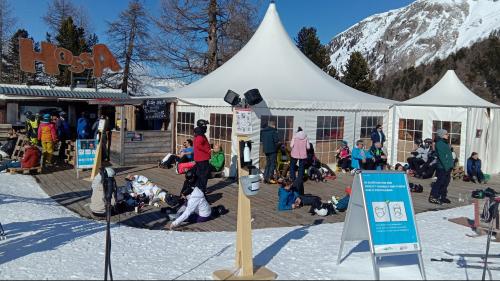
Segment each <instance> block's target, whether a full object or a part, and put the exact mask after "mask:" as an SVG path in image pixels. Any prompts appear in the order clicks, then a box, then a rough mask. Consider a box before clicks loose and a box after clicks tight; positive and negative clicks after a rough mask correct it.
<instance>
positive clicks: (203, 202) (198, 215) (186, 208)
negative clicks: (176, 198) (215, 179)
mask: <svg viewBox="0 0 500 281" xmlns="http://www.w3.org/2000/svg"><path fill="white" fill-rule="evenodd" d="M181 196H182V198H183V199H184V200H185V201H186V203H185V204H184V205H182V207H181V208H180V209H179V210H178V211H177V218H176V219H175V221H173V222H172V223H171V224H170V225H169V226H167V228H169V229H170V230H172V229H174V228H175V227H177V226H179V225H180V224H181V223H182V222H184V221H186V220H188V221H189V222H191V223H199V222H206V221H209V220H210V219H212V217H211V215H212V208H211V207H210V204H208V201H207V199H206V198H205V195H204V194H203V192H202V191H201V190H200V189H199V188H198V187H195V188H186V189H185V190H183V191H182V192H181Z"/></svg>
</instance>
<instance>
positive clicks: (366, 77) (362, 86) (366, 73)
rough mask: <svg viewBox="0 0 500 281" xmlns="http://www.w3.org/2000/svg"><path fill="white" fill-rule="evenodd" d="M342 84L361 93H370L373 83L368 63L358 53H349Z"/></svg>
mask: <svg viewBox="0 0 500 281" xmlns="http://www.w3.org/2000/svg"><path fill="white" fill-rule="evenodd" d="M344 73H345V75H344V77H343V78H342V82H344V84H346V85H348V86H351V87H353V88H354V89H357V90H360V91H362V92H366V93H371V92H373V90H374V88H375V87H374V83H373V81H372V79H371V75H370V68H369V67H368V63H367V62H366V60H365V58H364V57H363V55H362V54H361V53H360V52H353V53H351V57H350V58H349V61H347V64H346V66H345V70H344Z"/></svg>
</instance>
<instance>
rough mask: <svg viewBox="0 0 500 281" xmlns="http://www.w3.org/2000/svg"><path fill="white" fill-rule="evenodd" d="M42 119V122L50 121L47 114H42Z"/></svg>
mask: <svg viewBox="0 0 500 281" xmlns="http://www.w3.org/2000/svg"><path fill="white" fill-rule="evenodd" d="M42 118H43V121H50V114H48V113H47V114H44V115H43V117H42Z"/></svg>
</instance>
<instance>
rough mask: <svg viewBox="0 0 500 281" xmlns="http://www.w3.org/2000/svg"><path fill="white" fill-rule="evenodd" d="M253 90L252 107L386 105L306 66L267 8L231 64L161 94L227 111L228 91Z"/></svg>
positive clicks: (358, 107)
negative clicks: (256, 96) (256, 95)
mask: <svg viewBox="0 0 500 281" xmlns="http://www.w3.org/2000/svg"><path fill="white" fill-rule="evenodd" d="M254 88H257V89H259V91H260V93H261V95H262V97H263V99H264V101H263V102H261V103H260V104H258V105H257V107H264V108H265V107H268V108H294V109H329V110H335V109H337V110H363V109H371V110H386V109H388V107H389V105H391V104H394V103H395V102H394V101H392V100H388V99H384V98H380V97H377V96H374V95H370V94H366V93H363V92H360V91H358V90H356V89H353V88H351V87H349V86H347V85H344V84H342V83H341V82H339V81H338V80H336V79H334V78H332V77H331V76H329V75H328V74H326V73H325V72H324V71H323V70H321V69H320V68H318V67H317V66H316V65H315V64H314V63H313V62H311V61H310V60H309V59H308V58H307V57H306V56H305V55H304V54H303V53H302V52H301V51H300V50H299V49H298V48H297V46H295V43H294V42H293V41H292V40H291V38H290V37H289V35H288V33H287V32H286V30H285V28H284V27H283V24H282V23H281V20H280V17H279V15H278V12H277V10H276V5H275V4H274V3H271V4H270V5H269V8H268V10H267V13H266V15H265V17H264V19H263V20H262V23H261V24H260V26H259V28H258V29H257V31H256V32H255V34H254V35H253V37H252V38H251V39H250V41H249V42H248V43H247V44H246V46H245V47H244V48H243V49H242V50H241V51H239V52H238V53H237V54H236V55H235V56H234V57H233V58H232V59H230V60H229V61H227V62H226V63H225V64H223V65H222V66H221V67H219V68H218V69H217V70H215V71H214V72H212V73H210V74H209V75H207V76H205V77H203V78H202V79H200V80H198V81H196V82H194V83H192V84H190V85H188V86H186V87H183V88H180V89H178V90H175V91H172V92H170V93H167V94H165V95H164V96H174V97H177V98H179V100H180V101H182V102H186V103H188V104H195V105H199V106H228V105H227V104H226V103H225V102H224V100H223V98H224V95H225V94H226V92H227V91H228V90H229V89H231V90H233V91H235V92H237V93H238V94H239V95H240V96H243V94H244V93H245V92H246V91H248V90H250V89H254Z"/></svg>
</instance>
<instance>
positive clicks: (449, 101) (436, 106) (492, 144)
mask: <svg viewBox="0 0 500 281" xmlns="http://www.w3.org/2000/svg"><path fill="white" fill-rule="evenodd" d="M391 117H392V118H393V119H394V122H393V125H394V127H393V137H392V139H393V140H396V141H395V142H392V143H391V144H390V145H391V146H392V150H393V151H398V153H394V154H392V159H391V160H392V161H391V162H392V163H396V162H398V160H399V162H405V161H406V160H403V159H402V158H403V151H408V150H409V146H410V144H411V143H412V142H413V136H414V134H413V133H412V131H414V132H415V131H417V132H418V131H420V132H421V137H422V138H424V139H425V138H432V137H433V132H435V130H436V129H439V128H440V127H441V126H443V127H444V128H445V129H447V130H448V131H449V133H451V134H452V135H450V137H452V138H453V139H454V141H452V145H454V146H456V147H459V148H460V149H459V151H455V153H456V154H457V156H458V158H459V161H460V162H459V163H460V165H465V163H466V161H467V158H468V157H469V156H470V154H471V153H472V152H477V153H479V157H480V158H481V160H482V162H483V171H486V172H488V173H498V172H500V147H499V146H498V142H499V140H500V107H499V106H498V105H496V104H493V103H490V102H488V101H486V100H483V99H482V98H480V97H478V96H477V95H476V94H474V93H473V92H471V91H470V90H469V89H468V88H467V87H466V86H465V85H464V84H462V82H461V81H460V79H459V78H458V77H457V75H456V74H455V72H454V71H453V70H448V71H447V72H446V74H445V75H444V76H443V78H442V79H441V80H440V81H439V82H438V83H437V84H436V85H434V87H432V88H431V89H429V90H428V91H427V92H425V93H423V94H421V95H419V96H417V97H415V98H412V99H410V100H407V101H405V102H403V103H400V104H396V105H394V106H393V107H392V109H391ZM409 120H416V121H415V122H414V121H409ZM451 122H453V123H451ZM419 124H420V126H419ZM398 126H399V127H398ZM403 127H405V129H403ZM450 131H451V132H450ZM403 133H404V135H403ZM417 134H418V133H417ZM408 136H409V137H408ZM404 155H405V156H406V154H404Z"/></svg>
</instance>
